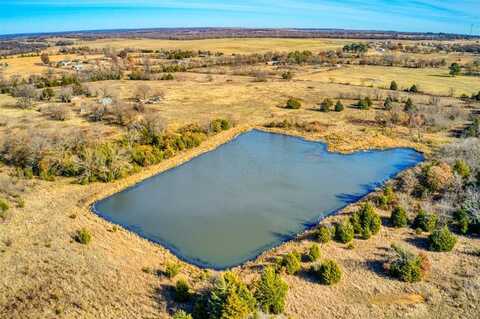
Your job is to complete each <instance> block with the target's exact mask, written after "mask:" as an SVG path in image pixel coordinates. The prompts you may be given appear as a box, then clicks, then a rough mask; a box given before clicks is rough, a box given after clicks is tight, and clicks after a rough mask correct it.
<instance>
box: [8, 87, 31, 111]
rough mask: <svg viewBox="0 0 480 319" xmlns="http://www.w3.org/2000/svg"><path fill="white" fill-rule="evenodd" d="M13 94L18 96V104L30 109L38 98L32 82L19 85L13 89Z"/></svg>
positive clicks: (20, 106)
mask: <svg viewBox="0 0 480 319" xmlns="http://www.w3.org/2000/svg"><path fill="white" fill-rule="evenodd" d="M13 96H15V97H17V106H18V107H19V108H22V109H28V108H31V107H32V106H33V102H34V100H35V99H36V98H37V91H36V90H35V87H34V86H33V85H31V84H25V85H19V86H17V87H16V88H15V90H14V91H13Z"/></svg>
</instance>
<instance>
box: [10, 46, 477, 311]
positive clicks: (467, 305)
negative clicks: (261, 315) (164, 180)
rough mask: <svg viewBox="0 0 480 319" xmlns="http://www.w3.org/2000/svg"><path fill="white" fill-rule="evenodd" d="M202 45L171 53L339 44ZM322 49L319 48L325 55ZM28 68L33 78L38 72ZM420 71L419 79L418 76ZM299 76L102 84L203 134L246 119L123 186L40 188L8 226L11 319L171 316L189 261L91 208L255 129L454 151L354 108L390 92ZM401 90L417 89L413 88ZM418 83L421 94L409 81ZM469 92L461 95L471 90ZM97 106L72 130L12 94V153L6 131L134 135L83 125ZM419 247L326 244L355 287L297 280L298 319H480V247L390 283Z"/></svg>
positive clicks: (62, 182) (386, 232)
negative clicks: (86, 237) (147, 99)
mask: <svg viewBox="0 0 480 319" xmlns="http://www.w3.org/2000/svg"><path fill="white" fill-rule="evenodd" d="M102 41H104V42H102ZM102 41H100V40H98V41H95V42H88V44H94V45H98V46H99V47H101V46H102V45H105V44H109V45H111V46H112V47H117V46H118V47H122V46H126V45H127V44H128V46H139V47H142V46H141V44H143V43H148V45H150V46H151V47H150V48H158V46H159V45H160V44H162V45H166V44H167V43H170V42H169V41H164V40H119V41H111V40H102ZM128 41H130V42H128ZM135 41H138V43H137V42H135ZM199 41H204V42H202V43H205V47H198V43H199V42H197V41H185V42H174V43H173V44H171V45H172V46H173V45H178V43H183V45H185V46H188V45H190V46H191V45H192V43H194V44H195V45H197V47H195V48H196V49H211V50H212V51H217V50H227V51H226V52H232V51H233V50H244V52H251V51H250V50H253V49H254V48H255V51H256V52H257V51H259V50H260V51H261V50H271V49H272V48H277V47H278V48H279V50H280V49H282V50H283V49H288V50H290V49H291V48H294V49H297V48H303V47H302V45H303V46H305V47H306V48H310V49H312V50H317V49H320V47H322V48H323V47H325V45H329V44H328V43H327V44H325V42H322V41H330V40H298V41H294V40H288V41H287V40H283V41H282V42H278V41H277V42H274V41H272V40H268V39H261V40H258V39H255V41H253V40H249V39H242V40H238V41H234V40H228V41H227V40H209V41H206V40H199ZM221 41H225V43H222V42H221ZM268 41H270V42H268ZM299 41H300V42H299ZM302 41H303V42H302ZM339 42H341V41H333V40H332V42H331V43H332V45H337V46H338V45H340V44H339ZM302 43H303V44H302ZM329 43H330V42H329ZM316 44H318V48H317V47H315V45H316ZM235 45H236V46H235ZM262 45H263V47H262ZM282 45H283V47H282ZM162 47H163V46H162ZM229 50H232V51H229ZM35 59H38V60H39V58H35ZM35 63H36V62H35ZM30 66H31V64H30ZM262 68H265V67H264V66H262ZM270 69H271V68H270ZM21 70H22V72H27V71H25V70H26V69H21ZM33 70H35V69H33ZM345 70H350V71H351V74H347V73H341V74H340V75H339V77H341V76H342V77H343V78H342V79H346V78H349V79H351V80H352V81H354V80H355V79H358V78H362V77H364V76H365V75H364V74H363V73H358V72H359V71H360V70H359V69H357V68H350V69H345ZM313 71H315V70H313ZM416 71H417V70H411V69H405V70H403V69H402V70H401V71H398V72H407V73H397V76H398V77H401V76H402V74H405V76H409V77H410V78H408V81H410V80H414V79H424V80H425V81H427V80H428V79H430V81H429V82H428V83H427V84H429V85H431V86H432V87H436V86H437V83H440V82H435V81H437V78H436V77H433V76H430V77H429V76H428V73H425V74H423V73H422V74H421V75H418V74H417V73H415V72H416ZM434 71H436V72H443V71H442V70H434ZM32 72H33V71H32ZM334 72H344V70H343V69H340V70H338V71H334ZM368 72H370V71H368ZM372 72H373V71H372ZM376 72H377V73H375V74H372V75H371V76H372V77H373V76H375V77H377V76H378V77H380V78H381V76H382V74H381V73H382V72H380V71H376ZM396 72H397V71H396ZM408 72H412V73H411V75H410V73H408ZM425 72H426V71H425ZM296 73H297V75H298V77H296V78H295V79H294V80H293V81H290V82H287V81H283V80H280V79H279V78H278V77H277V76H270V77H268V79H267V82H262V83H255V82H253V78H252V77H250V76H236V75H232V73H228V72H227V74H226V75H219V74H212V75H206V74H194V73H178V74H176V79H175V80H174V81H150V82H142V81H138V82H137V81H105V82H97V83H90V84H88V86H89V87H90V88H91V89H92V91H93V92H95V91H101V90H103V89H105V88H106V89H107V90H108V91H109V92H111V93H112V94H114V95H115V96H117V97H118V98H124V99H129V98H132V97H133V96H134V95H135V92H136V89H137V87H138V86H139V85H145V84H146V85H149V86H151V87H152V91H154V92H162V93H163V94H164V96H165V98H164V99H163V100H162V101H161V102H160V103H157V104H153V105H147V106H146V108H147V111H150V112H156V113H158V114H160V115H161V116H162V117H163V118H165V119H166V120H167V121H168V122H169V124H170V126H172V127H178V126H180V125H184V124H188V123H192V122H199V123H203V122H206V121H207V120H211V119H212V118H217V117H227V118H232V119H234V120H235V122H237V123H238V126H237V127H235V128H234V129H232V130H230V131H227V132H223V133H220V134H219V135H216V136H214V137H212V138H211V139H209V140H207V141H206V142H205V143H204V144H202V146H200V147H199V148H196V149H192V150H189V151H187V152H185V153H181V154H179V155H178V156H175V157H174V158H171V159H169V160H166V161H164V162H162V163H161V164H159V165H156V166H152V167H149V168H146V169H143V170H142V171H141V172H139V173H138V174H136V175H133V176H130V177H128V178H126V179H123V180H120V181H117V182H114V183H111V184H91V185H88V186H81V185H77V184H72V180H70V179H65V178H59V179H57V180H56V181H55V182H45V181H37V180H34V181H32V184H31V185H29V188H28V189H27V190H25V191H23V192H22V195H21V196H22V198H24V199H25V203H26V206H25V207H23V208H22V207H13V208H12V209H11V211H10V216H11V217H10V218H9V219H8V220H7V221H6V222H4V223H0V269H2V276H0V317H1V318H57V317H60V318H168V317H169V312H170V311H171V310H172V307H173V308H174V307H175V305H174V304H172V301H171V299H169V297H168V296H169V294H168V293H167V292H168V287H169V286H170V285H172V284H173V282H172V281H170V280H168V279H166V278H164V277H160V276H157V275H156V271H157V270H163V269H164V267H165V265H166V264H167V262H171V261H177V258H176V257H175V256H173V255H172V254H171V253H170V252H168V251H167V250H166V249H165V248H163V247H161V246H159V245H156V244H152V243H150V242H148V241H147V240H144V239H142V238H140V237H139V236H137V235H135V234H134V233H132V232H129V231H126V230H123V229H121V228H114V227H113V225H112V224H110V223H109V222H107V221H105V220H103V219H102V218H100V217H98V216H97V215H95V214H93V213H92V212H91V211H90V204H91V203H93V202H94V201H95V200H97V199H100V198H103V197H105V196H108V195H110V194H113V193H115V192H117V191H119V190H121V189H124V188H125V187H128V186H130V185H133V184H135V183H137V182H139V181H141V180H142V179H144V178H147V177H149V176H152V175H154V174H157V173H159V172H161V171H164V170H166V169H169V168H171V167H174V166H176V165H179V164H180V163H183V162H184V161H187V160H189V159H191V158H192V157H193V156H197V155H199V154H201V153H203V152H206V151H208V150H211V149H213V148H215V147H217V146H219V145H220V144H222V143H225V142H226V141H228V140H230V139H232V138H234V137H235V136H236V134H238V133H240V132H242V131H244V130H247V129H250V128H252V127H259V126H263V125H264V124H266V123H268V122H271V121H272V120H278V121H280V120H283V119H291V120H293V121H299V122H313V121H315V122H316V123H318V128H320V129H319V130H317V131H315V132H310V133H307V132H303V131H301V130H298V131H295V130H292V131H288V132H285V131H284V130H278V129H277V130H276V131H278V132H281V133H289V134H295V135H301V136H304V137H306V138H310V139H322V140H324V141H327V142H328V143H329V148H330V149H332V150H339V151H345V152H349V151H354V150H358V149H367V148H383V147H394V146H411V147H415V148H417V149H420V150H423V151H425V152H426V153H429V152H431V151H432V149H434V148H435V147H436V146H438V145H441V144H444V143H446V142H448V141H450V140H451V139H452V138H451V137H450V136H449V134H448V132H446V131H439V132H436V133H423V134H422V135H421V136H420V138H419V136H418V135H417V134H415V133H416V132H415V131H413V130H410V129H408V128H405V127H400V126H395V127H392V128H388V129H387V128H380V127H377V126H372V125H371V123H373V122H374V120H375V116H376V113H377V111H378V110H377V109H376V108H377V107H378V104H379V102H377V101H375V105H374V107H373V108H372V109H370V110H368V111H361V110H357V109H354V108H350V107H348V106H349V105H351V104H352V103H353V102H354V100H352V96H360V95H362V96H367V95H370V96H372V97H373V96H376V95H379V94H382V95H383V94H386V92H384V91H382V90H377V89H372V88H368V87H357V86H347V85H341V84H332V83H328V82H329V81H328V77H327V81H325V78H323V77H322V76H323V75H322V76H320V75H319V77H318V78H317V75H316V73H314V72H312V69H311V68H306V67H305V68H297V70H296ZM382 79H383V81H387V80H388V79H387V78H382ZM458 79H460V78H458ZM458 79H454V80H458ZM398 81H399V83H400V84H402V85H403V82H401V81H402V80H401V79H398ZM405 81H406V82H407V79H405ZM382 83H383V82H382ZM458 83H460V84H459V85H460V88H461V89H465V90H466V89H468V88H470V87H471V84H469V83H466V84H461V83H463V82H461V81H458ZM458 83H457V84H458ZM379 84H380V83H379ZM449 85H450V84H449ZM340 96H344V98H343V99H342V100H343V102H344V104H345V105H346V108H345V111H344V112H342V113H335V112H331V113H321V112H318V111H317V108H318V104H319V103H320V102H321V101H322V100H323V99H324V98H327V97H329V98H332V99H337V98H338V97H340ZM289 97H296V98H300V99H302V103H303V107H302V108H301V109H300V110H286V109H284V108H283V107H282V106H283V105H284V104H285V101H286V100H287V99H288V98H289ZM413 98H414V100H415V103H420V104H421V103H428V101H429V99H430V97H428V96H422V95H415V96H414V97H413ZM93 100H94V98H90V99H87V98H84V97H83V98H79V99H76V100H75V101H73V103H72V104H62V106H64V107H69V108H70V109H71V118H70V119H68V120H66V121H64V122H59V121H53V120H50V119H48V118H47V117H46V116H45V115H44V114H42V113H41V112H39V110H41V109H42V108H43V107H47V106H48V105H45V104H43V103H40V104H38V105H37V106H36V107H34V108H33V109H31V110H19V109H17V108H14V107H12V105H14V102H15V100H14V99H13V98H11V97H7V96H4V95H0V114H1V118H0V124H1V125H0V141H1V139H2V138H3V137H4V135H5V133H6V132H10V131H12V130H14V129H29V128H44V129H49V130H52V131H58V132H62V131H66V129H67V128H80V129H82V130H86V131H89V132H94V133H95V134H97V136H98V137H99V139H100V138H101V139H103V140H108V139H112V138H115V137H117V136H118V135H119V134H121V133H122V132H123V130H124V129H123V128H121V127H118V126H112V125H107V124H105V123H103V122H96V123H92V122H88V121H87V120H86V119H85V118H84V117H82V116H81V115H80V114H79V110H80V106H81V105H82V103H87V102H89V103H93V102H94V101H93ZM448 104H458V105H460V106H461V105H462V104H461V103H460V102H459V101H458V100H456V99H450V98H443V99H442V100H441V102H440V103H439V106H438V112H442V111H443V110H444V108H445V107H446V105H448ZM2 121H3V122H2ZM2 123H4V124H2ZM11 173H12V170H11V169H10V168H8V167H1V169H0V176H9V175H10V174H11ZM352 209H353V207H349V208H347V209H346V210H345V213H349V212H351V211H352ZM388 214H389V212H382V215H383V216H384V217H385V216H388ZM336 218H339V217H338V216H336V217H332V218H330V219H328V220H326V221H325V222H327V223H329V222H332V221H333V220H335V219H336ZM81 228H86V229H88V230H89V231H90V232H91V233H92V234H93V240H92V242H91V243H90V244H89V245H87V246H85V245H79V244H77V243H75V242H74V241H73V240H72V235H73V234H74V233H75V232H76V231H77V230H78V229H81ZM414 237H415V235H414V233H413V231H411V230H409V229H390V228H385V227H384V228H383V229H382V231H381V233H380V234H379V235H377V236H375V237H373V238H372V239H370V240H368V241H355V248H354V249H353V250H347V249H345V247H344V246H343V245H340V244H336V243H329V244H327V245H324V246H323V247H322V256H323V258H333V259H335V260H337V261H338V262H339V263H340V265H341V267H342V268H343V270H344V278H343V280H342V281H341V283H340V284H339V285H337V286H334V287H325V286H321V285H318V284H316V283H312V282H311V281H310V280H309V279H308V277H305V276H299V277H293V276H287V277H286V280H287V281H288V283H289V285H290V291H289V294H288V300H287V315H288V316H291V317H292V318H299V319H304V318H332V317H335V318H354V317H359V318H385V317H411V318H429V317H437V315H439V316H441V317H456V316H457V317H464V318H475V317H476V316H477V315H478V313H477V310H476V309H478V307H479V306H480V305H479V301H480V297H479V295H478V292H479V291H480V289H479V287H480V278H479V275H478V272H477V271H476V270H477V269H478V267H479V266H480V260H479V258H478V257H476V256H473V255H472V254H471V253H470V252H471V251H473V250H476V249H479V248H480V241H479V240H478V239H467V238H461V240H460V242H459V245H458V246H457V247H456V248H455V250H454V251H453V252H451V253H435V254H434V253H428V254H429V258H430V260H431V261H432V267H433V268H432V273H431V277H429V278H428V279H427V280H426V281H424V282H422V283H419V284H415V285H412V284H404V283H401V282H399V281H396V280H392V279H390V278H388V277H385V275H384V274H383V272H381V271H379V263H381V261H382V258H384V256H385V249H386V248H388V247H389V246H390V244H391V243H396V242H402V243H405V244H406V245H408V246H410V247H411V248H412V249H414V250H419V248H418V247H417V246H415V243H414V242H412V241H411V239H412V238H414ZM310 245H311V242H310V240H309V239H305V240H299V241H291V242H288V243H285V244H284V245H281V246H280V247H278V248H277V249H274V250H272V251H269V252H266V253H265V254H264V255H263V256H261V257H260V258H259V259H258V260H256V261H254V262H250V263H247V264H246V265H244V266H243V267H238V268H237V269H236V271H238V272H240V273H241V274H242V276H243V278H244V279H245V280H247V281H249V280H251V279H252V278H254V277H256V276H257V273H256V269H258V266H259V265H262V264H263V263H265V262H266V260H268V259H269V258H271V257H272V256H274V255H276V254H278V253H281V252H284V251H288V250H291V249H304V248H306V247H308V246H310ZM182 264H183V266H184V267H183V270H182V273H183V274H184V275H185V276H187V277H189V278H190V279H191V281H192V284H193V286H194V287H196V288H198V287H201V286H203V285H204V284H205V282H204V281H202V279H201V278H202V276H203V271H202V270H200V269H198V268H196V267H194V266H191V265H188V264H185V263H182ZM146 270H149V271H146ZM474 307H476V308H474Z"/></svg>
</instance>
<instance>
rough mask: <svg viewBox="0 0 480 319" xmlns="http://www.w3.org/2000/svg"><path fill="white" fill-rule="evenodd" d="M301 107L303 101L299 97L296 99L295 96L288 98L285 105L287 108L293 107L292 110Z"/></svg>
mask: <svg viewBox="0 0 480 319" xmlns="http://www.w3.org/2000/svg"><path fill="white" fill-rule="evenodd" d="M301 107H302V102H300V100H299V99H295V98H290V99H288V100H287V104H286V106H285V108H287V109H292V110H296V109H299V108H301Z"/></svg>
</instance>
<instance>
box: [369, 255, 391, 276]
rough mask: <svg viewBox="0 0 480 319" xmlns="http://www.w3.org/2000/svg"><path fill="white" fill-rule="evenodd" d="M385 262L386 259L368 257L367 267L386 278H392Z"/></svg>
mask: <svg viewBox="0 0 480 319" xmlns="http://www.w3.org/2000/svg"><path fill="white" fill-rule="evenodd" d="M384 263H385V260H382V259H368V260H366V261H365V267H367V269H369V270H370V271H372V272H374V273H375V274H376V275H378V276H380V277H382V278H384V279H391V277H390V276H389V275H388V273H387V271H386V270H385V267H384Z"/></svg>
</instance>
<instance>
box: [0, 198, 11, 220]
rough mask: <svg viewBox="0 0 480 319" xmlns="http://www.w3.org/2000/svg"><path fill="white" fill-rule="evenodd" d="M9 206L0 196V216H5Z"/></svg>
mask: <svg viewBox="0 0 480 319" xmlns="http://www.w3.org/2000/svg"><path fill="white" fill-rule="evenodd" d="M9 208H10V207H9V206H8V204H7V202H6V201H5V200H3V199H1V198H0V218H2V219H4V218H5V216H6V212H7V210H8V209H9Z"/></svg>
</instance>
